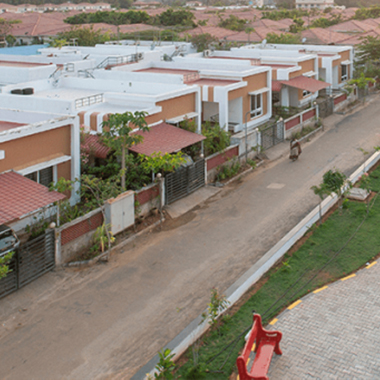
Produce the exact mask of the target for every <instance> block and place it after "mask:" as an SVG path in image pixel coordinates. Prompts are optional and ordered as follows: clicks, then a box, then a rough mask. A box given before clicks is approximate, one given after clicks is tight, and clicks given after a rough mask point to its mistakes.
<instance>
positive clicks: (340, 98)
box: [334, 94, 347, 106]
mask: <svg viewBox="0 0 380 380" xmlns="http://www.w3.org/2000/svg"><path fill="white" fill-rule="evenodd" d="M346 99H347V94H342V95H340V96H338V97H336V98H334V106H336V105H337V104H339V103H341V102H344V101H345V100H346Z"/></svg>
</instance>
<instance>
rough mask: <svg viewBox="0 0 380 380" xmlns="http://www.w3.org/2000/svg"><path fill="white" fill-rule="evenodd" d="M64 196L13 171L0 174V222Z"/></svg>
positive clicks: (11, 219) (19, 215)
mask: <svg viewBox="0 0 380 380" xmlns="http://www.w3.org/2000/svg"><path fill="white" fill-rule="evenodd" d="M64 198H66V196H65V195H63V194H60V193H57V192H56V191H49V189H48V188H47V187H46V186H43V185H40V184H39V183H37V182H34V181H32V180H31V179H29V178H26V177H23V176H22V175H21V174H18V173H15V172H7V173H3V174H0V224H4V223H9V222H11V221H13V220H15V219H21V218H22V217H23V216H25V215H27V214H29V213H31V212H33V211H37V210H38V209H40V208H42V207H46V206H49V205H50V204H52V203H54V202H56V201H59V200H61V199H64Z"/></svg>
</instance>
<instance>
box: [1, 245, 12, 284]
mask: <svg viewBox="0 0 380 380" xmlns="http://www.w3.org/2000/svg"><path fill="white" fill-rule="evenodd" d="M12 257H13V252H9V253H7V254H6V255H4V256H2V257H0V279H1V278H3V277H5V276H6V275H7V274H8V273H9V271H10V270H9V267H8V265H7V264H9V262H10V261H11V259H12Z"/></svg>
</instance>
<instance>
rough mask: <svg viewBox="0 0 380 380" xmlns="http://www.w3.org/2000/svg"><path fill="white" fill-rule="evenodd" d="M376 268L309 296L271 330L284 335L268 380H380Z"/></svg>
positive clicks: (379, 275) (379, 272) (378, 271)
mask: <svg viewBox="0 0 380 380" xmlns="http://www.w3.org/2000/svg"><path fill="white" fill-rule="evenodd" d="M379 289H380V264H375V265H374V266H372V267H370V268H365V269H362V270H360V271H359V272H358V273H357V274H356V276H355V277H352V278H349V279H347V280H344V281H341V280H339V281H337V282H335V283H333V284H330V285H329V286H328V287H327V288H326V289H324V290H321V291H320V292H318V293H316V294H314V293H310V294H309V295H307V296H306V297H304V298H303V299H302V300H301V303H300V304H298V305H297V306H296V307H295V308H294V309H292V310H286V311H285V312H283V313H282V314H281V315H280V316H279V317H278V321H277V322H276V323H275V325H274V326H273V328H274V329H278V330H280V331H281V332H282V333H283V339H282V342H281V344H280V345H281V349H282V351H283V355H281V356H276V355H274V357H273V361H272V363H271V367H270V370H269V373H268V376H269V378H270V379H272V380H294V379H318V380H327V379H336V380H337V379H346V380H349V379H350V380H351V379H361V380H369V379H371V380H377V379H380V351H379V341H380V329H379V325H380V314H379V306H380V293H379Z"/></svg>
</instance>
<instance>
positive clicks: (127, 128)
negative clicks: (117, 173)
mask: <svg viewBox="0 0 380 380" xmlns="http://www.w3.org/2000/svg"><path fill="white" fill-rule="evenodd" d="M146 115H147V113H146V112H144V111H141V112H140V111H136V112H135V113H134V114H133V113H132V112H125V113H123V114H119V113H116V114H110V115H109V118H108V120H107V121H104V122H103V123H102V126H103V136H104V137H105V143H106V145H108V146H109V147H110V148H112V149H114V150H115V152H116V154H117V155H121V189H122V191H125V172H126V170H125V160H126V157H125V153H126V150H127V149H128V148H129V147H131V146H132V145H135V144H138V143H140V142H142V141H143V137H142V136H141V135H139V134H131V132H132V131H133V130H134V129H136V128H138V129H139V130H140V131H144V132H148V131H149V128H148V124H147V122H146V121H145V116H146Z"/></svg>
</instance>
